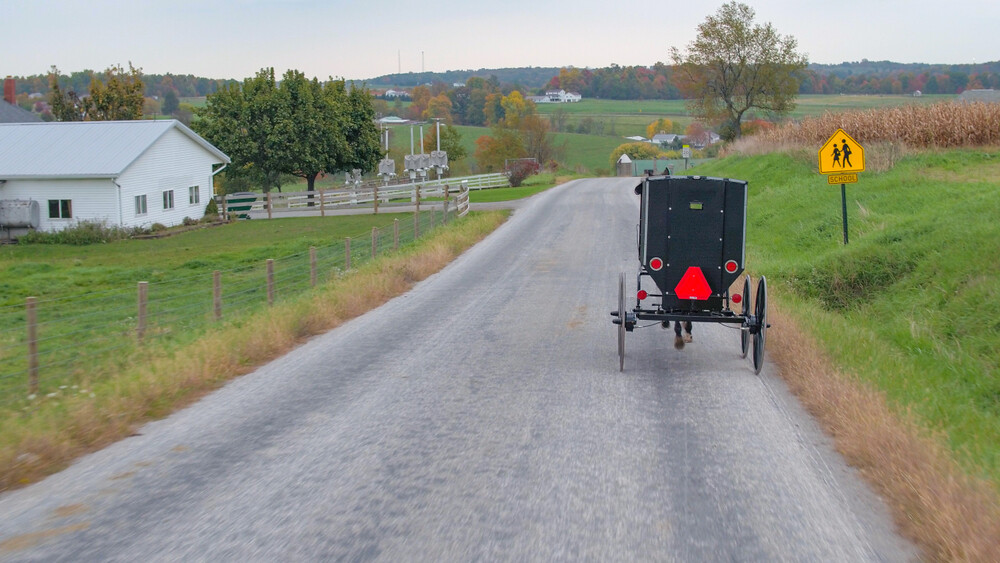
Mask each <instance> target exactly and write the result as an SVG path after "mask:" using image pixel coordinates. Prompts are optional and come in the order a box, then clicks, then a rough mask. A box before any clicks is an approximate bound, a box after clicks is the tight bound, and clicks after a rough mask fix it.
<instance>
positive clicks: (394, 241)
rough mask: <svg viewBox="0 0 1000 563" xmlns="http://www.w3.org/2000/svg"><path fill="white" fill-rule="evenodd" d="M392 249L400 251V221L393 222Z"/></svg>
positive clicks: (394, 220)
mask: <svg viewBox="0 0 1000 563" xmlns="http://www.w3.org/2000/svg"><path fill="white" fill-rule="evenodd" d="M392 249H393V250H399V219H393V220H392Z"/></svg>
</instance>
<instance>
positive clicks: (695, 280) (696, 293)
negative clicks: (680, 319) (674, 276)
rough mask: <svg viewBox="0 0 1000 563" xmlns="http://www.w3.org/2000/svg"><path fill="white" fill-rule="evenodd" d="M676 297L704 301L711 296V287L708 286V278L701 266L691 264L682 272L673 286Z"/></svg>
mask: <svg viewBox="0 0 1000 563" xmlns="http://www.w3.org/2000/svg"><path fill="white" fill-rule="evenodd" d="M674 291H675V292H676V293H677V298H678V299H696V300H698V301H704V300H706V299H708V298H709V297H711V296H712V288H711V287H709V286H708V280H706V279H705V274H703V273H702V272H701V268H699V267H697V266H691V267H690V268H688V269H687V271H686V272H684V276H683V277H682V278H681V281H680V282H678V283H677V287H675V288H674Z"/></svg>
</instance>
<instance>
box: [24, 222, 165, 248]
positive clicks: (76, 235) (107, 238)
mask: <svg viewBox="0 0 1000 563" xmlns="http://www.w3.org/2000/svg"><path fill="white" fill-rule="evenodd" d="M145 233H146V230H145V229H143V228H142V227H117V226H109V225H107V224H106V223H105V222H103V221H80V222H78V223H76V224H75V225H73V226H72V227H68V228H66V229H63V230H61V231H55V232H44V231H31V232H30V233H28V234H26V235H24V236H22V237H20V238H18V242H19V243H22V244H71V245H78V246H82V245H87V244H99V243H106V242H112V241H116V240H123V239H129V238H132V237H134V236H136V235H141V234H145Z"/></svg>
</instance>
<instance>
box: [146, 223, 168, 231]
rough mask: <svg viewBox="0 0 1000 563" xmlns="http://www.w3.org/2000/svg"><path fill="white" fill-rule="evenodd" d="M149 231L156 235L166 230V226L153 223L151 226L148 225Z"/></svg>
mask: <svg viewBox="0 0 1000 563" xmlns="http://www.w3.org/2000/svg"><path fill="white" fill-rule="evenodd" d="M149 230H150V231H153V232H154V233H158V232H160V231H165V230H167V226H166V225H164V224H163V223H153V224H152V225H150V227H149Z"/></svg>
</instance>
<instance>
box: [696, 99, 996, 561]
mask: <svg viewBox="0 0 1000 563" xmlns="http://www.w3.org/2000/svg"><path fill="white" fill-rule="evenodd" d="M998 115H1000V108H997V107H996V106H995V105H994V106H993V108H984V107H979V106H977V105H962V104H946V105H935V106H930V107H917V106H912V107H911V106H908V107H907V108H903V109H891V108H890V109H881V110H867V111H863V112H857V113H846V114H839V115H829V116H824V117H820V118H816V119H815V120H807V121H805V122H803V123H802V124H801V125H795V124H791V125H788V126H786V127H785V128H779V129H776V130H774V131H772V132H769V133H764V134H762V135H759V136H754V137H747V138H744V139H743V140H741V141H739V142H737V143H734V144H733V145H731V147H730V149H729V156H728V157H726V158H723V159H721V160H719V161H716V162H711V163H706V164H703V165H700V166H699V167H698V172H697V173H698V174H704V175H712V176H724V177H734V178H741V179H746V180H748V181H749V182H750V201H749V204H748V205H749V207H748V225H747V247H748V255H747V263H748V264H749V265H750V266H751V268H752V269H753V270H754V272H755V273H756V274H764V275H766V276H767V277H768V281H769V282H770V283H769V287H770V289H771V291H772V294H773V297H772V300H771V301H772V303H776V311H775V314H774V315H772V317H771V323H772V325H775V326H774V331H772V333H771V334H772V336H773V337H772V338H771V343H772V344H771V346H769V350H770V351H771V353H772V354H773V355H774V356H775V357H776V358H777V360H778V362H779V365H780V366H781V368H782V371H783V372H787V374H785V377H786V378H787V379H789V382H790V385H791V387H792V388H793V390H795V391H796V392H797V393H798V394H799V395H800V398H801V399H802V401H803V403H804V404H805V405H806V406H807V407H808V408H809V409H810V410H811V411H812V412H813V413H814V414H815V415H816V416H817V417H818V418H819V419H820V420H821V421H822V422H823V423H824V424H825V425H826V427H827V428H828V430H829V431H830V433H831V434H832V435H833V436H834V437H835V438H836V440H837V444H838V448H839V449H840V450H841V451H842V452H843V453H844V454H845V456H846V457H847V458H848V459H849V461H851V463H852V464H854V465H855V466H857V467H859V468H860V469H861V471H862V472H863V473H864V474H865V475H866V476H868V477H869V478H870V479H871V480H872V481H873V483H874V484H875V486H876V488H877V489H879V490H880V492H881V493H882V494H883V495H885V496H886V497H887V498H888V500H889V504H890V506H892V507H893V509H894V510H895V512H896V517H897V522H899V524H900V526H901V528H903V529H904V530H905V531H906V532H907V533H908V535H910V537H912V538H914V539H915V540H916V541H918V543H920V544H921V545H922V546H923V547H924V548H925V550H926V553H927V554H929V556H930V557H931V558H932V559H934V560H949V561H951V560H974V561H975V560H978V561H988V560H991V558H993V557H995V554H996V553H998V552H1000V495H998V491H1000V356H998V355H997V352H996V351H997V350H998V349H1000V263H998V262H997V260H996V259H995V257H996V256H1000V223H998V222H997V220H996V218H997V217H998V216H1000V179H998V178H1000V148H997V147H998V145H1000V140H998V139H997V138H996V131H997V130H998V127H997V123H998V122H997V116H998ZM837 127H844V128H845V130H847V131H850V133H851V135H852V136H854V137H855V139H857V140H858V141H859V142H860V143H861V144H862V146H864V147H865V149H866V161H867V163H868V169H867V170H866V172H864V173H861V174H860V179H859V182H858V183H857V184H850V185H848V186H847V194H848V215H849V231H850V232H849V234H850V237H849V238H850V244H849V245H847V246H844V245H843V238H842V230H841V213H840V189H839V186H829V185H827V182H826V178H825V177H823V176H821V175H820V174H819V173H818V170H817V155H816V150H817V148H818V147H819V146H820V145H821V144H822V141H823V140H825V138H826V137H827V136H829V135H830V134H831V133H832V132H833V131H834V130H836V128H837ZM927 131H933V133H934V134H933V135H931V136H930V137H927V136H926V135H924V132H927ZM817 139H819V141H818V142H817ZM892 139H895V140H896V141H895V142H889V141H890V140H892ZM783 325H784V326H783Z"/></svg>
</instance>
